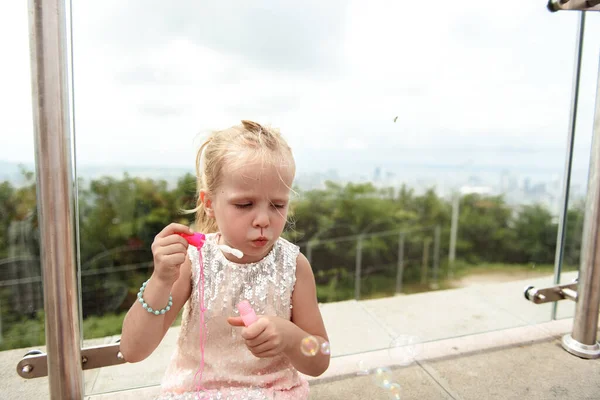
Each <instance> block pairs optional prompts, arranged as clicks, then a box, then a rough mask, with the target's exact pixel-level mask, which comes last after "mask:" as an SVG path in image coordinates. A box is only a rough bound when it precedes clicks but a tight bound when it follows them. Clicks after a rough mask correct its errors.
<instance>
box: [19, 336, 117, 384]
mask: <svg viewBox="0 0 600 400" xmlns="http://www.w3.org/2000/svg"><path fill="white" fill-rule="evenodd" d="M119 346H120V345H119V343H112V344H104V345H100V346H93V347H86V348H84V349H81V369H83V370H86V369H94V368H102V367H108V366H111V365H118V364H124V363H126V361H125V358H123V354H121V352H120V351H119ZM17 373H18V374H19V375H20V376H21V377H23V378H25V379H32V378H41V377H43V376H48V355H47V354H46V353H43V352H41V351H40V350H32V351H29V352H28V353H27V354H25V356H24V357H23V359H22V360H21V361H19V363H18V364H17Z"/></svg>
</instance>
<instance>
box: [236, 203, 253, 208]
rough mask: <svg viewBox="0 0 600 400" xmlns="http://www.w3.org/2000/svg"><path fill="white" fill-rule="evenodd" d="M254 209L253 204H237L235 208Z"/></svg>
mask: <svg viewBox="0 0 600 400" xmlns="http://www.w3.org/2000/svg"><path fill="white" fill-rule="evenodd" d="M249 207H252V203H243V204H235V208H249Z"/></svg>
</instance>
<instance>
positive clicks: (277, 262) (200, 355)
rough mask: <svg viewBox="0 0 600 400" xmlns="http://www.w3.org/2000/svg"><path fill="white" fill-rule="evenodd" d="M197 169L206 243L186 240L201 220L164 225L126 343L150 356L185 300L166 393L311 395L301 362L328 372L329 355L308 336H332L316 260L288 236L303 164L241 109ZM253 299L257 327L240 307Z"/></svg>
mask: <svg viewBox="0 0 600 400" xmlns="http://www.w3.org/2000/svg"><path fill="white" fill-rule="evenodd" d="M196 171H197V186H198V204H197V205H198V206H197V208H196V209H195V210H194V211H195V212H196V228H197V230H198V231H199V232H202V233H206V234H207V235H206V239H205V242H204V245H203V246H202V247H201V249H200V251H198V249H197V248H196V247H194V246H191V245H188V242H187V241H186V240H185V239H184V238H183V237H182V236H180V235H179V234H192V233H193V232H192V230H191V229H189V228H188V227H187V226H184V225H180V224H175V223H173V224H170V225H168V226H167V227H166V228H164V229H163V230H162V231H161V232H160V233H159V234H158V235H157V236H156V238H155V239H154V242H153V243H152V253H153V255H154V272H153V274H152V276H151V277H150V279H149V280H148V282H147V283H146V284H144V285H143V287H142V289H140V292H141V295H140V294H138V297H139V298H140V301H136V302H135V304H134V305H133V306H132V307H131V309H130V310H129V312H128V313H127V316H126V317H125V320H124V322H123V331H122V336H121V344H120V349H121V353H122V354H123V356H124V357H125V360H127V361H129V362H138V361H141V360H143V359H145V358H146V357H148V356H149V355H150V354H151V353H152V352H153V351H154V349H156V347H157V346H158V344H159V343H160V342H161V340H162V338H163V337H164V335H165V333H166V332H167V329H168V328H169V327H170V326H171V324H172V323H173V321H174V320H175V318H176V317H177V315H178V313H179V311H180V309H181V308H182V307H183V306H184V304H185V308H184V311H183V319H182V323H181V332H180V335H179V340H178V342H177V347H176V349H175V352H174V354H173V357H172V359H171V362H170V365H169V366H168V368H167V371H166V374H165V377H164V379H163V383H162V393H161V395H160V397H159V398H160V399H196V398H201V399H294V400H296V399H307V398H308V383H307V381H306V380H305V379H304V378H303V377H302V376H301V375H300V374H299V373H298V371H299V372H301V373H303V374H307V375H311V376H318V375H320V374H322V373H323V372H324V371H325V370H326V369H327V367H328V366H329V355H328V352H327V351H324V352H317V354H316V355H314V356H312V357H311V356H307V355H305V354H306V352H305V351H302V349H301V346H302V342H303V340H304V342H305V343H306V342H307V339H306V338H308V337H309V336H313V337H314V338H316V341H318V343H316V342H315V340H314V339H312V338H311V340H312V342H315V343H313V347H315V345H316V346H319V345H322V344H323V343H325V342H326V341H328V338H327V332H326V330H325V327H324V324H323V319H322V317H321V313H320V311H319V307H318V303H317V298H316V288H315V280H314V276H313V273H312V269H311V267H310V264H309V263H308V260H307V259H306V257H304V255H302V254H301V253H300V252H299V248H298V247H297V246H295V245H293V244H291V243H290V242H288V241H287V240H285V239H283V238H281V237H280V236H281V233H282V231H283V229H284V226H285V224H286V221H287V213H288V206H289V200H290V190H291V189H290V188H291V187H292V182H293V179H294V174H295V163H294V158H293V156H292V152H291V149H290V148H289V146H288V145H287V143H286V142H285V141H284V139H283V138H282V137H281V135H280V134H279V132H278V131H276V130H273V129H270V128H266V127H262V126H261V125H259V124H257V123H255V122H251V121H242V125H240V126H234V127H232V128H229V129H226V130H223V131H218V132H215V133H213V134H211V135H210V136H209V137H208V139H207V140H206V142H205V143H204V144H203V145H202V147H201V148H200V150H199V151H198V156H197V158H196ZM227 246H228V247H227ZM228 248H229V249H237V250H238V251H236V250H230V252H224V251H223V250H222V249H228ZM239 251H241V253H242V255H241V258H238V257H237V256H240V254H239ZM232 252H233V253H238V254H236V255H233V254H232ZM202 294H203V296H202ZM200 296H202V298H203V304H202V303H201V301H200V299H201V297H200ZM243 300H248V301H249V302H250V304H251V305H252V307H253V308H254V310H255V312H256V314H257V315H259V318H258V320H257V321H256V322H254V323H253V324H251V325H249V326H248V327H245V326H244V323H243V321H242V318H241V317H240V316H239V312H238V310H237V308H236V306H237V304H238V303H240V302H241V301H243ZM202 306H203V307H204V313H203V312H202V311H203V310H201V308H202ZM155 310H159V311H155ZM149 311H150V312H149ZM308 342H310V340H309V341H308ZM317 348H318V347H317Z"/></svg>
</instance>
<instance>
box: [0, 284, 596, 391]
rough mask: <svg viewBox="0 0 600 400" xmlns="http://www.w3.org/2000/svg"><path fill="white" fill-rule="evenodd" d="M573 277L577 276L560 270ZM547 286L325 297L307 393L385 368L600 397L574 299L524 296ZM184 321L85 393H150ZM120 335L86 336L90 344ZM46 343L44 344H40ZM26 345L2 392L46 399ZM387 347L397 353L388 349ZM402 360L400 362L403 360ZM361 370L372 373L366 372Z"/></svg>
mask: <svg viewBox="0 0 600 400" xmlns="http://www.w3.org/2000/svg"><path fill="white" fill-rule="evenodd" d="M564 278H565V279H571V277H564ZM528 284H532V285H536V286H538V287H545V286H551V285H552V281H551V277H548V278H538V279H531V280H528V281H517V282H506V283H497V284H485V285H476V286H472V287H468V288H463V289H453V290H445V291H438V292H430V293H421V294H415V295H408V296H396V297H392V298H386V299H377V300H366V301H347V302H340V303H331V304H325V305H323V307H322V313H323V316H324V319H325V323H326V326H327V328H328V332H329V336H330V341H331V346H332V347H331V348H332V356H333V357H332V362H331V366H330V368H329V369H328V371H327V372H326V373H325V374H323V375H322V376H320V377H318V378H311V379H310V380H309V381H310V383H311V399H327V400H335V399H340V400H342V399H344V400H347V399H389V398H392V397H390V394H389V393H387V392H386V391H385V390H384V389H382V388H380V387H378V386H377V384H376V382H375V374H373V372H372V371H374V370H375V369H376V368H378V367H386V366H387V367H389V368H390V369H391V379H392V381H394V382H396V383H397V384H399V385H400V386H401V398H402V399H477V400H481V399H513V398H514V399H522V398H528V399H554V398H563V399H600V361H599V360H582V359H579V358H577V357H575V356H572V355H570V354H569V353H567V352H566V351H564V350H563V349H562V348H561V346H560V338H561V337H562V335H563V334H565V333H569V332H570V331H571V324H572V318H570V317H571V316H572V315H573V310H574V307H573V303H569V302H560V303H559V313H558V316H559V318H561V319H559V320H556V321H551V322H549V319H550V305H549V304H545V305H535V304H533V303H530V302H527V301H526V300H525V299H524V298H523V287H524V286H525V285H528ZM178 329H179V328H178V327H175V328H172V329H171V330H170V331H169V332H168V334H167V336H166V337H165V339H164V340H163V342H162V343H161V345H160V346H159V348H158V349H157V350H156V351H155V353H154V354H152V356H150V357H149V358H148V359H147V360H145V361H144V362H142V363H139V364H136V365H135V367H134V366H132V365H129V364H124V365H119V366H113V367H108V368H101V369H95V370H89V371H85V373H84V378H85V388H86V400H109V399H123V400H127V399H136V400H138V399H146V398H147V399H150V398H152V397H153V396H154V395H155V394H156V393H157V392H158V384H159V382H160V379H161V377H162V374H163V373H164V368H165V365H166V360H168V358H169V357H170V354H171V352H172V350H173V346H174V344H175V341H176V338H177V335H178ZM398 335H414V336H417V337H418V338H419V340H420V341H421V342H422V344H421V345H419V346H418V349H419V350H420V351H419V354H418V355H417V357H416V359H415V360H414V361H413V362H412V363H410V365H405V366H399V365H398V362H397V361H398V360H399V359H398V357H397V356H398V354H393V353H392V354H391V353H390V352H389V347H390V341H391V340H392V339H393V338H395V337H397V336H398ZM115 339H116V337H107V338H103V339H96V340H92V341H88V342H87V343H86V346H89V345H93V344H99V343H110V342H113V341H114V340H115ZM42 350H43V349H42ZM26 351H27V349H20V350H11V351H5V352H1V353H0V379H1V380H2V382H3V384H2V391H1V392H0V393H1V394H0V399H42V398H48V384H47V378H38V379H32V380H24V379H21V378H20V377H19V376H18V375H17V374H16V372H15V366H16V364H17V362H18V361H19V360H20V358H21V357H22V356H23V354H24V353H25V352H26ZM390 355H392V356H394V357H390ZM403 360H404V358H402V360H401V361H403ZM365 369H369V370H371V373H370V374H368V375H364V372H361V371H363V370H365Z"/></svg>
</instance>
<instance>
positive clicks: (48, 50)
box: [29, 0, 83, 400]
mask: <svg viewBox="0 0 600 400" xmlns="http://www.w3.org/2000/svg"><path fill="white" fill-rule="evenodd" d="M66 28H67V13H66V4H65V1H64V0H30V1H29V35H30V47H31V79H32V91H33V93H32V97H33V120H34V136H35V158H36V159H35V161H36V179H37V204H38V220H39V224H40V238H41V245H40V247H41V262H42V275H43V282H44V309H45V311H46V349H47V354H48V363H47V366H48V376H49V384H50V398H51V399H53V400H54V399H56V400H59V399H60V400H64V399H81V398H83V372H82V368H81V343H80V328H79V318H78V312H79V310H78V305H79V300H78V291H77V285H76V279H75V273H76V265H75V246H74V243H75V242H74V240H75V235H74V232H75V229H74V226H75V223H74V222H75V218H74V211H73V210H74V195H73V194H74V188H73V176H72V161H71V160H72V159H71V132H70V116H71V114H70V111H71V110H70V104H69V83H68V53H67V44H68V42H67V29H66Z"/></svg>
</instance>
